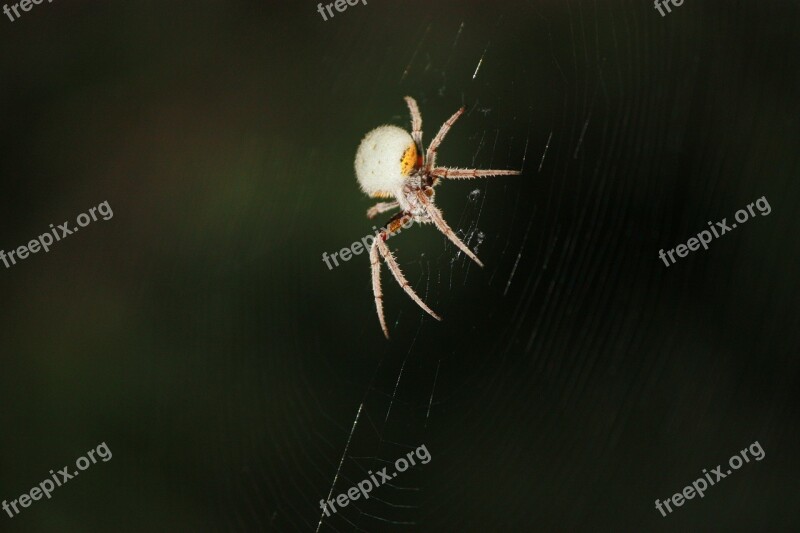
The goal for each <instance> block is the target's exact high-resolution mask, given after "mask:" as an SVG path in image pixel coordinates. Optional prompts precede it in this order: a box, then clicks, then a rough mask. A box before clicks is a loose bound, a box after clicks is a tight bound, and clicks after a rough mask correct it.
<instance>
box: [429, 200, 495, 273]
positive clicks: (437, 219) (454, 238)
mask: <svg viewBox="0 0 800 533" xmlns="http://www.w3.org/2000/svg"><path fill="white" fill-rule="evenodd" d="M430 191H431V192H433V189H430ZM426 192H427V191H421V190H420V191H417V199H418V200H419V203H420V204H421V205H422V207H423V209H425V212H426V214H427V215H428V218H430V219H431V222H433V225H434V226H436V229H438V230H439V231H441V232H442V233H444V236H445V237H447V238H448V239H450V241H451V242H452V243H453V244H455V245H456V246H457V247H458V249H459V250H461V251H462V252H464V253H465V254H467V257H469V258H470V259H472V260H473V261H475V262H476V263H477V264H478V266H480V267H482V266H483V263H481V261H480V259H478V258H477V257H476V256H475V254H474V253H472V250H470V249H469V248H468V247H467V245H466V244H464V241H462V240H461V239H459V238H458V235H456V234H455V233H454V232H453V230H452V229H450V226H449V225H448V224H447V222H445V220H444V216H442V212H441V211H439V208H438V207H436V206H435V205H433V202H431V200H430V199H429V198H428V196H429V195H428V194H426Z"/></svg>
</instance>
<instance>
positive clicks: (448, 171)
mask: <svg viewBox="0 0 800 533" xmlns="http://www.w3.org/2000/svg"><path fill="white" fill-rule="evenodd" d="M430 174H431V175H432V176H435V177H437V178H445V179H456V180H468V179H472V178H488V177H491V176H519V175H520V174H521V172H520V171H519V170H489V169H482V168H447V167H436V168H433V169H431V171H430Z"/></svg>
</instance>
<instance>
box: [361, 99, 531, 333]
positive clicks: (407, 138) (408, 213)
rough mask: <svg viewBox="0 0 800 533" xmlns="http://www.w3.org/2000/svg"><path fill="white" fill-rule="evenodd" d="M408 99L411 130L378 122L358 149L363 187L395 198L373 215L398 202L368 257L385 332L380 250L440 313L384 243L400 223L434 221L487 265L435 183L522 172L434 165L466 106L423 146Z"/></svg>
mask: <svg viewBox="0 0 800 533" xmlns="http://www.w3.org/2000/svg"><path fill="white" fill-rule="evenodd" d="M405 100H406V103H407V104H408V109H409V111H410V112H411V133H410V134H409V133H408V132H407V131H406V130H404V129H402V128H398V127H397V126H380V127H378V128H375V129H374V130H372V131H371V132H369V133H367V135H366V136H365V137H364V139H362V141H361V144H360V145H359V146H358V151H357V152H356V160H355V167H356V178H357V179H358V183H359V185H360V186H361V190H362V191H364V193H366V194H367V195H369V196H371V197H373V198H392V197H393V198H394V201H392V202H378V203H377V204H376V205H374V206H373V207H371V208H370V209H369V210H368V211H367V216H368V217H369V218H373V217H375V215H378V214H380V213H384V212H386V211H390V210H392V209H395V208H399V209H400V211H399V212H398V213H397V214H395V215H394V216H393V217H392V218H390V219H389V221H388V222H387V223H386V225H385V226H384V227H382V228H381V231H380V232H379V233H378V236H377V238H376V239H375V240H374V241H373V243H372V247H371V249H370V263H371V267H372V291H373V293H374V294H375V306H376V308H377V311H378V320H380V323H381V328H382V329H383V333H384V335H386V338H389V329H388V328H387V327H386V320H385V318H384V315H383V292H382V291H381V282H380V276H381V271H380V259H379V254H380V256H382V257H383V259H384V261H386V264H387V265H388V267H389V271H390V272H391V273H392V275H393V276H394V279H395V280H397V283H399V284H400V286H401V287H402V288H403V290H405V291H406V294H408V295H409V296H410V297H411V299H412V300H414V301H415V302H416V303H417V304H418V305H419V306H420V307H421V308H422V309H424V310H425V311H426V312H427V313H428V314H429V315H431V316H432V317H433V318H435V319H436V320H441V317H439V315H437V314H436V313H434V312H433V311H432V310H431V309H430V308H429V307H428V306H427V305H425V302H423V301H422V300H421V299H420V297H419V296H417V293H416V292H414V289H412V288H411V286H410V285H409V284H408V281H406V278H405V276H403V273H402V272H401V271H400V267H399V266H398V265H397V261H396V260H395V258H394V256H393V255H392V252H390V251H389V248H388V247H387V246H386V239H388V238H389V237H390V236H391V235H392V234H394V233H396V232H397V231H398V230H399V229H400V228H401V227H402V226H404V225H406V224H408V223H409V221H411V220H413V221H415V222H419V223H421V224H433V225H434V226H436V228H437V229H438V230H439V231H441V232H442V233H444V235H445V236H446V237H447V238H448V239H450V241H452V242H453V244H455V245H456V246H457V247H458V248H459V249H460V250H461V251H462V252H464V253H465V254H466V255H467V256H468V257H469V258H470V259H472V260H473V261H475V262H476V263H477V264H478V265H480V266H483V263H481V262H480V261H479V260H478V258H477V257H475V254H473V253H472V251H471V250H470V249H469V248H467V245H466V244H464V243H463V242H462V241H461V239H459V238H458V236H456V234H455V233H453V230H452V229H450V226H448V225H447V222H445V221H444V218H443V217H442V212H441V210H440V209H439V208H438V207H436V206H435V205H434V203H433V197H434V190H433V188H434V187H435V186H436V184H437V183H438V182H439V179H470V178H484V177H489V176H514V175H517V174H519V172H518V171H516V170H483V169H473V168H449V167H437V166H436V151H437V149H438V148H439V145H440V144H441V143H442V140H444V137H445V135H447V132H448V131H450V128H451V127H452V125H453V123H454V122H455V121H456V120H457V119H458V117H460V116H461V114H462V113H464V108H463V107H462V108H461V109H459V110H458V111H456V112H455V114H454V115H453V116H452V117H450V119H449V120H447V122H445V123H444V124H442V127H441V128H440V129H439V133H437V134H436V137H434V138H433V141H431V144H430V145H429V146H428V150H427V151H424V150H423V146H422V116H421V115H420V113H419V108H418V107H417V102H416V101H415V100H414V99H413V98H411V97H410V96H406V98H405Z"/></svg>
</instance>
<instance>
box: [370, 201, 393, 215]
mask: <svg viewBox="0 0 800 533" xmlns="http://www.w3.org/2000/svg"><path fill="white" fill-rule="evenodd" d="M399 206H400V203H399V202H378V203H377V204H375V205H373V206H372V207H370V208H369V209H367V218H375V217H376V216H377V215H379V214H381V213H385V212H386V211H391V210H392V209H394V208H395V207H399Z"/></svg>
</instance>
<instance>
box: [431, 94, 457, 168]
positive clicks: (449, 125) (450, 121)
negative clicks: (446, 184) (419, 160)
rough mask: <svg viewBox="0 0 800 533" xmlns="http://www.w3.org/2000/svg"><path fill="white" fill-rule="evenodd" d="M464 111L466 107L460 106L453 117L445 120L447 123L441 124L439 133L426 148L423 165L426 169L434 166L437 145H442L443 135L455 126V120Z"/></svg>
mask: <svg viewBox="0 0 800 533" xmlns="http://www.w3.org/2000/svg"><path fill="white" fill-rule="evenodd" d="M465 109H466V107H464V106H461V108H460V109H459V110H458V111H456V112H455V113H453V116H452V117H450V118H449V119H447V121H446V122H445V123H444V124H442V127H441V128H439V133H437V134H436V137H434V138H433V140H432V141H431V144H430V146H428V152H427V154H426V156H425V164H426V167H427V168H431V167H434V166H436V151H437V150H438V149H439V145H440V144H442V141H443V140H444V137H445V135H447V132H448V131H450V128H452V127H453V124H455V122H456V120H458V117H460V116H461V115H463V114H464V110H465Z"/></svg>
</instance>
